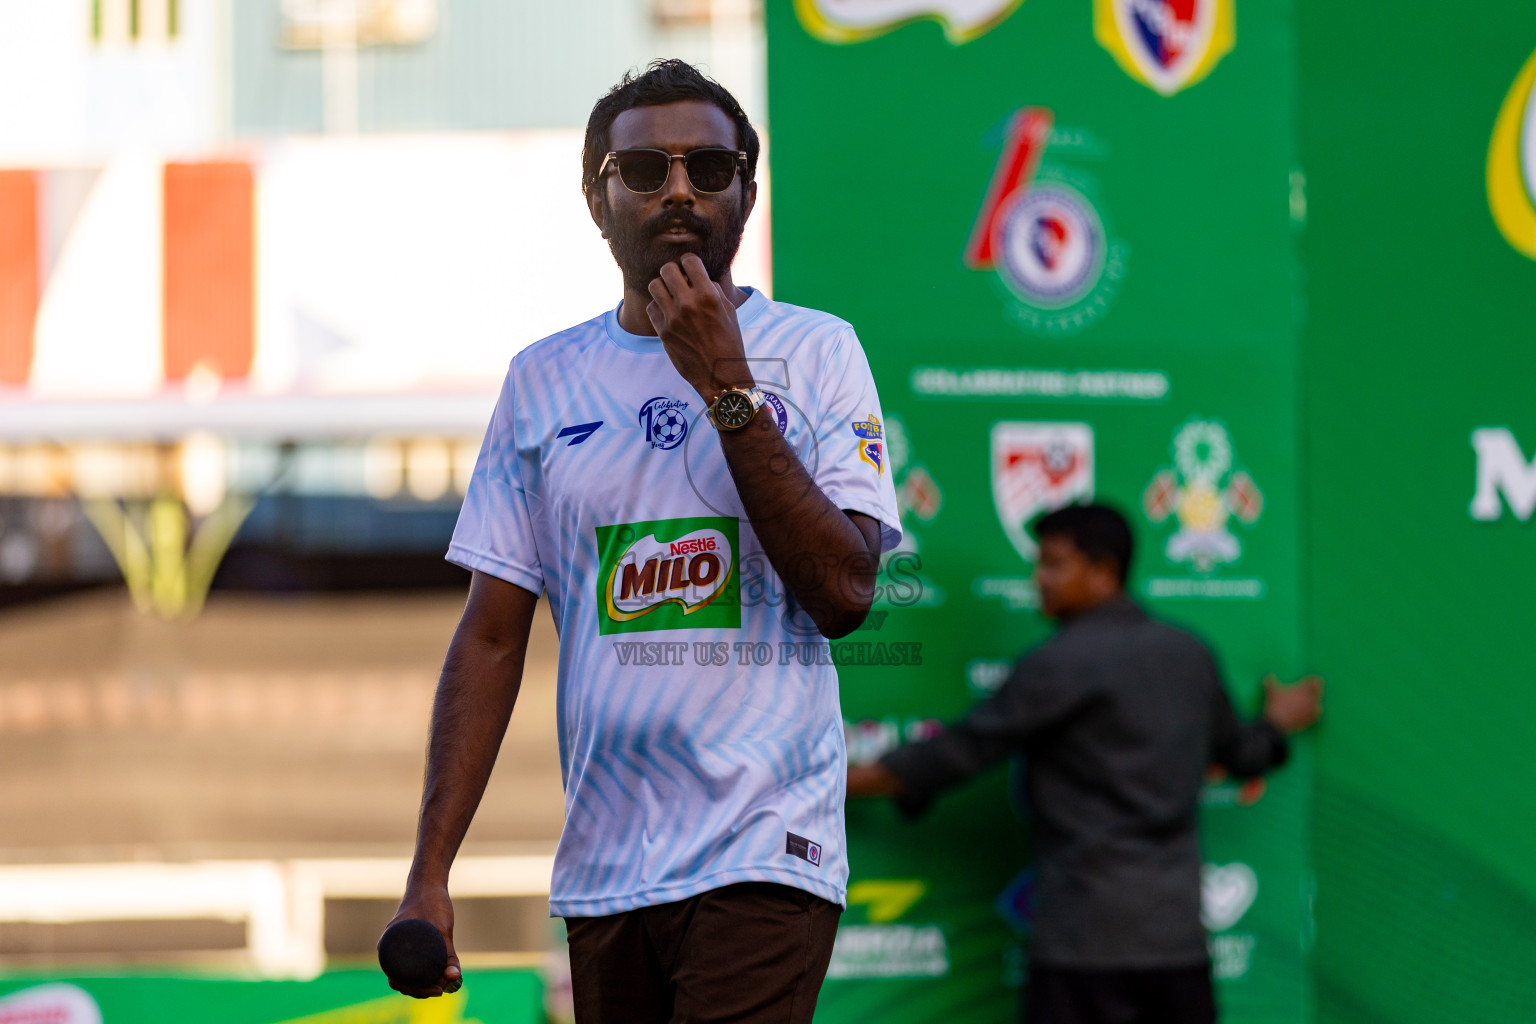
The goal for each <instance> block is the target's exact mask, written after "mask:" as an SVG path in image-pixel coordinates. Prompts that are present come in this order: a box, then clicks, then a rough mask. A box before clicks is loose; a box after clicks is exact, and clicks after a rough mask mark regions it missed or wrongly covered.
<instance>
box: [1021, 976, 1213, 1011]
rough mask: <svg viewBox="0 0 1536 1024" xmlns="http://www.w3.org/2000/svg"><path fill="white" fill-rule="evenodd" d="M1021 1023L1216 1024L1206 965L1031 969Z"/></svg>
mask: <svg viewBox="0 0 1536 1024" xmlns="http://www.w3.org/2000/svg"><path fill="white" fill-rule="evenodd" d="M1024 1020H1025V1024H1215V1021H1216V1000H1215V997H1214V996H1213V994H1212V992H1211V969H1210V967H1209V966H1208V965H1201V966H1199V967H1180V968H1173V969H1165V970H1153V971H1074V970H1064V969H1061V968H1054V967H1043V966H1042V967H1035V966H1031V967H1030V969H1029V978H1028V980H1027V981H1026V982H1025V989H1024Z"/></svg>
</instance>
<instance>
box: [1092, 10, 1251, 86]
mask: <svg viewBox="0 0 1536 1024" xmlns="http://www.w3.org/2000/svg"><path fill="white" fill-rule="evenodd" d="M1093 37H1094V38H1095V39H1097V40H1098V41H1099V45H1100V46H1102V47H1104V49H1106V50H1108V51H1109V53H1110V56H1112V57H1114V58H1115V63H1117V64H1119V65H1120V67H1122V68H1123V69H1125V72H1126V74H1128V75H1130V76H1131V77H1132V78H1134V79H1135V80H1136V81H1138V82H1140V83H1141V84H1143V85H1145V86H1149V87H1150V88H1152V89H1155V90H1156V91H1157V92H1159V93H1161V94H1162V95H1164V96H1172V95H1173V94H1174V93H1176V92H1180V91H1182V90H1184V89H1187V88H1189V87H1190V86H1192V85H1194V84H1195V83H1196V82H1198V81H1200V80H1201V79H1202V78H1204V77H1205V76H1206V75H1208V74H1210V73H1211V69H1212V68H1214V67H1215V66H1216V65H1217V64H1219V63H1220V62H1221V58H1223V57H1225V56H1226V55H1227V54H1228V53H1230V52H1232V47H1233V46H1235V45H1236V43H1237V13H1236V11H1235V10H1234V8H1233V0H1093Z"/></svg>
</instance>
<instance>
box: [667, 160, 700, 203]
mask: <svg viewBox="0 0 1536 1024" xmlns="http://www.w3.org/2000/svg"><path fill="white" fill-rule="evenodd" d="M661 198H662V201H663V202H665V203H667V204H669V205H678V206H692V205H693V200H694V194H693V182H691V181H689V180H688V161H686V160H684V159H683V158H681V157H673V158H672V166H671V167H670V168H668V170H667V184H666V186H665V187H663V189H662V197H661Z"/></svg>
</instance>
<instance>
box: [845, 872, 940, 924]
mask: <svg viewBox="0 0 1536 1024" xmlns="http://www.w3.org/2000/svg"><path fill="white" fill-rule="evenodd" d="M927 892H928V883H927V882H925V881H923V880H922V879H920V878H870V879H866V880H864V881H862V882H854V883H853V884H852V885H850V886H849V887H848V905H849V906H850V907H855V906H858V905H859V904H861V903H862V904H864V905H865V906H867V907H869V919H870V921H872V922H873V923H875V924H885V923H886V922H888V921H894V920H896V919H897V918H898V917H900V916H901V915H902V914H905V913H906V912H907V911H908V910H911V909H912V905H913V904H914V903H916V902H917V901H918V900H920V899H922V898H923V895H924V894H925V893H927Z"/></svg>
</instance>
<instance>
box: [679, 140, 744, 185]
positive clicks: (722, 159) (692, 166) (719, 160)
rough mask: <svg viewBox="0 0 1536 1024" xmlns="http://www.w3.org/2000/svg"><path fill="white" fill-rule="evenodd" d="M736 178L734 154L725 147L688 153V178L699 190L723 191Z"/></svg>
mask: <svg viewBox="0 0 1536 1024" xmlns="http://www.w3.org/2000/svg"><path fill="white" fill-rule="evenodd" d="M735 178H736V154H735V153H733V152H731V151H730V150H726V149H698V150H694V151H693V152H692V153H689V154H688V180H689V181H691V182H693V187H694V188H696V189H698V190H699V191H700V192H724V191H725V190H726V189H728V188H730V187H731V182H732V181H733V180H735Z"/></svg>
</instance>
